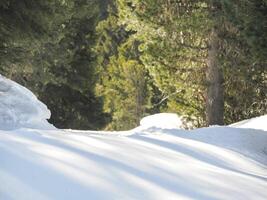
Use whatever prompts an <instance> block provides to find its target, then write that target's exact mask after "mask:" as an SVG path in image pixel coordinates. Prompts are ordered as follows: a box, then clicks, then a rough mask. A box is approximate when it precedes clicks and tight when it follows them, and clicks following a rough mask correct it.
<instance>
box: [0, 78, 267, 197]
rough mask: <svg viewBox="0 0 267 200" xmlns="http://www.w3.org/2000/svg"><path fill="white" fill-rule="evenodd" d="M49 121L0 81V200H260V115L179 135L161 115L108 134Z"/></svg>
mask: <svg viewBox="0 0 267 200" xmlns="http://www.w3.org/2000/svg"><path fill="white" fill-rule="evenodd" d="M49 115H50V113H49V111H48V110H47V108H46V106H45V105H43V104H42V103H40V102H39V101H38V100H37V99H36V97H34V96H33V94H32V93H30V92H29V91H28V90H27V89H25V88H23V87H21V86H19V85H17V84H15V83H14V82H10V81H9V80H7V79H4V78H3V77H0V129H5V130H0V200H73V199H75V200H76V199H77V200H88V199H91V200H102V199H103V200H113V199H120V200H128V199H129V200H132V199H137V200H143V199H145V200H157V199H158V200H172V199H173V200H180V199H181V200H183V199H185V200H187V199H205V200H208V199H212V200H214V199H216V200H218V199H223V200H224V199H227V200H231V199H233V200H246V199H247V200H251V199H253V200H254V199H255V200H266V199H267V190H266V188H267V131H264V130H266V124H267V121H266V118H265V117H263V118H255V119H251V120H248V121H246V122H245V123H243V122H242V123H239V124H235V125H233V127H210V128H202V129H196V130H193V131H185V130H181V129H180V120H179V119H180V118H179V117H177V116H176V115H174V114H166V113H165V114H158V115H154V116H151V117H147V118H145V119H144V120H142V121H141V126H140V127H138V128H136V129H133V130H131V131H124V132H112V133H111V132H96V131H72V130H57V129H50V130H44V129H41V128H43V127H49V124H48V123H47V122H46V120H45V119H47V118H48V117H49ZM176 119H177V121H176ZM244 124H246V126H247V127H249V129H246V128H240V127H244ZM248 125H249V126H248ZM29 127H31V128H29ZM259 127H261V129H262V130H256V129H258V128H259Z"/></svg>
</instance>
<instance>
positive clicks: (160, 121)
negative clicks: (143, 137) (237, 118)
mask: <svg viewBox="0 0 267 200" xmlns="http://www.w3.org/2000/svg"><path fill="white" fill-rule="evenodd" d="M140 126H141V127H142V128H162V129H182V128H183V122H182V118H181V117H179V116H178V115H177V114H175V113H158V114H154V115H150V116H147V117H144V118H143V119H142V120H141V121H140Z"/></svg>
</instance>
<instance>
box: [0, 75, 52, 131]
mask: <svg viewBox="0 0 267 200" xmlns="http://www.w3.org/2000/svg"><path fill="white" fill-rule="evenodd" d="M49 118H50V111H49V110H48V109H47V107H46V106H45V105H44V104H43V103H42V102H40V101H39V100H38V99H37V98H36V97H35V96H34V94H33V93H32V92H30V91H29V90H28V89H26V88H25V87H23V86H21V85H19V84H17V83H15V82H14V81H11V80H9V79H7V78H5V77H3V76H1V75H0V129H2V130H10V129H17V128H21V127H24V128H25V127H31V128H44V129H47V128H52V127H53V126H52V125H50V124H49V123H48V122H47V119H49Z"/></svg>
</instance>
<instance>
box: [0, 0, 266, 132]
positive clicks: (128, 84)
mask: <svg viewBox="0 0 267 200" xmlns="http://www.w3.org/2000/svg"><path fill="white" fill-rule="evenodd" d="M266 58H267V0H237V1H230V0H47V1H44V0H0V74H2V75H4V76H6V77H8V78H11V79H12V80H15V81H17V82H19V83H20V84H22V85H24V86H26V87H27V88H29V89H30V90H32V91H33V92H34V93H35V94H36V95H37V96H38V98H39V99H41V100H42V101H43V102H44V103H45V104H46V105H47V106H48V107H49V109H50V110H51V112H52V118H51V122H52V123H53V124H54V125H55V126H57V127H59V128H75V129H108V130H124V129H130V128H133V127H135V126H137V125H138V123H139V120H140V118H142V117H143V116H146V115H149V114H153V113H158V112H174V113H177V114H178V115H180V116H183V117H184V119H185V120H187V121H190V122H191V123H190V124H191V126H192V127H201V126H205V125H212V124H229V123H233V122H236V121H239V120H242V119H246V118H251V117H254V116H259V115H262V114H266V113H267V59H266Z"/></svg>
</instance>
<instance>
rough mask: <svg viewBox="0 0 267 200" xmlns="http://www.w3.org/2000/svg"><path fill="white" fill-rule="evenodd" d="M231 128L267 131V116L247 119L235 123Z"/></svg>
mask: <svg viewBox="0 0 267 200" xmlns="http://www.w3.org/2000/svg"><path fill="white" fill-rule="evenodd" d="M230 126H231V127H237V128H251V129H260V130H264V131H267V115H263V116H260V117H255V118H252V119H247V120H244V121H241V122H237V123H234V124H232V125H230Z"/></svg>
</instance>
